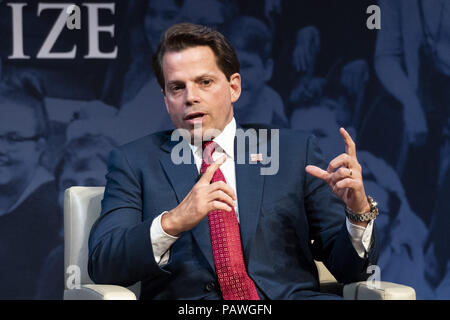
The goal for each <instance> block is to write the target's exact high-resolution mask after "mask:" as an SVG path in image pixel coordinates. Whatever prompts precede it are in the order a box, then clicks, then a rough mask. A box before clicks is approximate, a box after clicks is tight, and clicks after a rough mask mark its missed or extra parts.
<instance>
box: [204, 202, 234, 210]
mask: <svg viewBox="0 0 450 320" xmlns="http://www.w3.org/2000/svg"><path fill="white" fill-rule="evenodd" d="M213 210H223V211H227V212H230V211H231V210H232V208H231V207H230V206H229V205H228V204H226V203H224V202H221V201H218V200H214V201H211V202H209V205H208V212H211V211H213Z"/></svg>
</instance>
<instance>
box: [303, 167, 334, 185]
mask: <svg viewBox="0 0 450 320" xmlns="http://www.w3.org/2000/svg"><path fill="white" fill-rule="evenodd" d="M305 171H306V172H307V173H309V174H310V175H312V176H314V177H316V178H319V179H321V180H324V181H326V180H327V179H328V177H329V176H330V174H329V173H328V172H326V171H325V170H322V169H320V168H319V167H316V166H312V165H308V166H306V168H305Z"/></svg>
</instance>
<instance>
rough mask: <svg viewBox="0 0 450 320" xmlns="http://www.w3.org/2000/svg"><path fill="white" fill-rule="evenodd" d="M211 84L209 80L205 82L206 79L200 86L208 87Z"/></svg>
mask: <svg viewBox="0 0 450 320" xmlns="http://www.w3.org/2000/svg"><path fill="white" fill-rule="evenodd" d="M211 83H212V81H211V80H207V79H205V80H202V85H204V86H209V85H210V84H211Z"/></svg>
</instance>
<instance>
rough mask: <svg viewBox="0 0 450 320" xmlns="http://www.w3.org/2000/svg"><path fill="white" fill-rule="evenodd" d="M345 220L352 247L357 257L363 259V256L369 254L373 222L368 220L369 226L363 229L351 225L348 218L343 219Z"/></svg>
mask: <svg viewBox="0 0 450 320" xmlns="http://www.w3.org/2000/svg"><path fill="white" fill-rule="evenodd" d="M345 220H346V224H347V231H348V233H349V234H350V238H351V241H352V244H353V247H354V248H355V250H356V252H357V253H358V255H359V256H360V257H361V258H364V256H365V254H366V253H367V252H369V249H370V245H371V242H372V241H371V240H372V230H373V220H370V222H369V224H368V225H367V227H365V228H364V227H361V226H357V225H356V224H353V223H351V222H350V220H349V219H348V218H345Z"/></svg>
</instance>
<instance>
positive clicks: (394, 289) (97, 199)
mask: <svg viewBox="0 0 450 320" xmlns="http://www.w3.org/2000/svg"><path fill="white" fill-rule="evenodd" d="M103 192H104V187H71V188H69V189H67V190H66V192H65V194H64V232H65V235H64V267H65V270H66V271H67V270H72V271H73V273H72V272H70V273H65V284H66V288H65V290H64V299H65V300H135V299H136V297H137V296H139V291H140V283H137V284H135V285H134V286H132V287H129V288H125V287H121V286H115V285H97V284H94V283H93V281H92V280H91V278H90V277H89V274H88V271H87V265H88V240H89V232H90V230H91V227H92V225H93V224H94V222H95V221H96V219H97V218H98V217H99V215H100V212H101V200H102V199H103ZM316 265H317V269H318V272H319V279H320V286H321V291H323V292H332V293H337V294H340V295H342V296H343V297H344V299H352V300H353V299H358V300H360V299H375V300H415V298H416V294H415V291H414V289H413V288H411V287H408V286H404V285H399V284H395V283H391V282H378V283H376V286H370V285H368V284H367V283H366V282H357V283H351V284H348V285H342V284H339V283H337V281H336V279H335V278H334V277H333V276H332V275H331V273H330V272H329V271H328V270H327V269H326V267H325V266H324V265H323V264H322V263H321V262H317V261H316ZM68 285H69V287H68Z"/></svg>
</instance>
